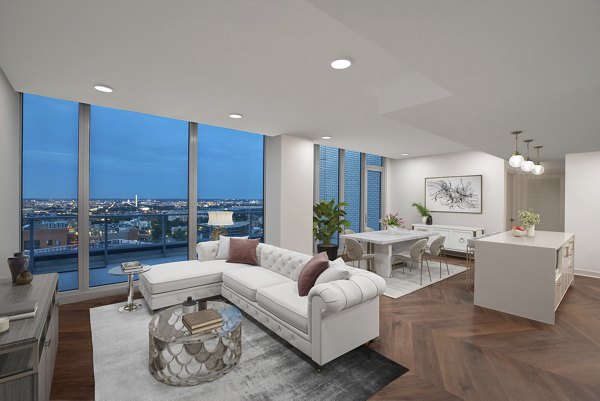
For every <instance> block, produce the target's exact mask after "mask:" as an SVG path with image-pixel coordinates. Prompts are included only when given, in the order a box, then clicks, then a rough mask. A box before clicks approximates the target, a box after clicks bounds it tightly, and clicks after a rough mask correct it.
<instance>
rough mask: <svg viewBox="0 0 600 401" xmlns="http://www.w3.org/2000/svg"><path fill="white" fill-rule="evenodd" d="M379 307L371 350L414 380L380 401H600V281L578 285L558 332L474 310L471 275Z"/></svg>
mask: <svg viewBox="0 0 600 401" xmlns="http://www.w3.org/2000/svg"><path fill="white" fill-rule="evenodd" d="M453 263H457V260H453ZM380 306H381V308H380V316H381V323H380V324H381V329H380V338H379V339H378V340H377V341H375V342H374V343H373V344H372V347H373V348H374V349H375V350H377V351H379V352H381V353H382V354H384V355H386V356H387V357H389V358H390V359H392V360H394V361H396V362H398V363H400V364H402V365H404V366H406V367H407V368H409V369H410V372H409V373H407V374H406V375H404V376H402V377H400V378H399V379H397V380H396V381H394V382H392V383H390V384H389V385H388V386H387V387H385V388H384V389H383V390H381V391H380V392H379V393H378V394H376V395H375V396H374V397H372V399H373V400H421V401H426V400H454V399H465V400H477V401H479V400H486V401H493V400H544V401H551V400H578V401H579V400H581V401H584V400H590V401H591V400H600V280H598V279H593V278H588V277H581V276H577V277H576V278H575V286H574V287H572V288H571V289H570V290H569V291H568V293H567V295H566V297H565V299H564V300H563V302H562V303H561V305H560V307H559V309H558V312H557V323H556V325H555V326H551V325H546V324H543V323H536V322H533V321H530V320H527V319H523V318H519V317H515V316H511V315H508V314H505V313H501V312H495V311H492V310H489V309H485V308H481V307H477V306H474V305H473V294H472V293H467V292H466V291H465V273H462V274H460V275H457V276H454V277H451V278H450V279H448V280H444V281H442V282H440V283H437V284H434V285H432V286H429V287H426V288H424V289H422V290H419V291H417V292H415V293H413V294H410V295H407V296H405V297H402V298H399V299H391V298H387V297H381V302H380Z"/></svg>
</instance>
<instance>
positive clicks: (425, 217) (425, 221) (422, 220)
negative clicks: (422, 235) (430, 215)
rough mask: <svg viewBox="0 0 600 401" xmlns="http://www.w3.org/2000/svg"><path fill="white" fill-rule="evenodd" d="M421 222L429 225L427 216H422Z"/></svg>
mask: <svg viewBox="0 0 600 401" xmlns="http://www.w3.org/2000/svg"><path fill="white" fill-rule="evenodd" d="M421 222H423V224H427V216H422V217H421Z"/></svg>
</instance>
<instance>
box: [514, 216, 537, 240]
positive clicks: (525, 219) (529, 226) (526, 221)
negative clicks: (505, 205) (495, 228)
mask: <svg viewBox="0 0 600 401" xmlns="http://www.w3.org/2000/svg"><path fill="white" fill-rule="evenodd" d="M519 220H521V223H523V227H524V228H525V229H526V230H527V236H528V237H534V236H535V225H536V224H540V215H539V214H538V213H535V212H534V211H533V210H519Z"/></svg>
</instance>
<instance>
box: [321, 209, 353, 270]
mask: <svg viewBox="0 0 600 401" xmlns="http://www.w3.org/2000/svg"><path fill="white" fill-rule="evenodd" d="M343 206H348V204H347V203H346V202H341V203H338V204H336V203H335V199H332V200H330V201H329V202H327V201H320V202H319V203H316V204H315V205H314V206H313V235H314V237H315V239H316V240H317V241H320V244H317V251H318V252H319V253H321V252H327V256H328V257H329V260H335V259H337V251H338V246H337V245H336V244H332V243H331V238H333V236H334V235H335V234H336V233H342V232H343V231H344V229H345V228H348V227H350V222H349V221H348V220H346V219H344V217H345V216H346V211H345V210H344V209H342V207H343Z"/></svg>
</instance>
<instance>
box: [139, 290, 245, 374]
mask: <svg viewBox="0 0 600 401" xmlns="http://www.w3.org/2000/svg"><path fill="white" fill-rule="evenodd" d="M208 308H212V309H215V310H216V311H217V312H219V314H220V315H221V317H222V318H223V326H222V327H220V328H218V329H212V330H210V331H207V332H203V333H198V334H190V332H189V331H188V330H187V329H186V328H185V326H184V325H183V322H182V316H183V314H182V310H181V307H180V306H174V307H171V308H167V309H165V310H163V311H160V312H159V313H157V314H156V315H155V316H154V317H153V318H152V320H151V321H150V324H149V326H148V331H149V369H150V373H151V374H152V376H154V378H155V379H156V380H158V381H160V382H163V383H165V384H169V385H172V386H194V385H196V384H200V383H205V382H209V381H212V380H215V379H218V378H219V377H221V376H223V375H224V374H226V373H227V372H229V371H230V370H232V369H233V368H234V367H235V365H237V364H238V362H239V361H240V357H241V356H242V324H241V322H242V315H241V313H240V311H239V309H237V308H236V307H235V306H232V305H229V304H226V303H224V302H216V301H215V302H208Z"/></svg>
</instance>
